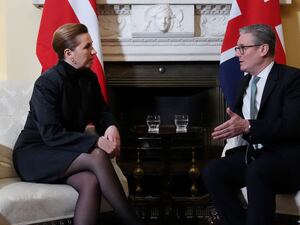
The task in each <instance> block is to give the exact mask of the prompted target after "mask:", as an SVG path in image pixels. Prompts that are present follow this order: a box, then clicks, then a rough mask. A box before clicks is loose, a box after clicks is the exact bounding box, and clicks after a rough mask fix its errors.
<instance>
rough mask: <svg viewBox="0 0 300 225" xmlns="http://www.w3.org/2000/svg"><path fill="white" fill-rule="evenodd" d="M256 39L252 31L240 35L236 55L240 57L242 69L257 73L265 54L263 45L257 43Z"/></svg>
mask: <svg viewBox="0 0 300 225" xmlns="http://www.w3.org/2000/svg"><path fill="white" fill-rule="evenodd" d="M254 40H255V39H254V37H253V35H252V34H250V33H246V34H242V35H240V37H239V39H238V42H237V47H236V52H235V55H236V57H238V58H239V61H240V69H241V71H244V72H247V73H251V74H253V75H256V74H257V73H258V70H259V68H260V64H261V62H262V59H263V56H262V54H261V51H260V48H261V46H262V45H256V43H255V42H254Z"/></svg>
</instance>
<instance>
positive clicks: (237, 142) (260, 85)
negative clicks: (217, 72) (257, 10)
mask: <svg viewBox="0 0 300 225" xmlns="http://www.w3.org/2000/svg"><path fill="white" fill-rule="evenodd" d="M273 65H274V61H273V62H271V63H270V64H269V65H268V66H267V67H265V68H264V69H263V70H262V71H261V72H260V73H259V74H258V75H257V76H258V77H260V79H259V81H258V82H257V84H256V85H257V93H256V107H257V110H258V112H259V108H260V103H261V99H262V95H263V91H264V88H265V84H266V81H267V79H268V76H269V73H270V71H271V69H272V67H273ZM245 75H247V74H245ZM252 79H253V77H251V80H252ZM251 80H250V81H249V83H250V82H251ZM250 92H251V89H250V85H248V87H247V89H246V91H245V94H244V98H243V107H242V113H243V116H244V118H245V119H246V120H249V119H250V96H251V93H250ZM242 145H248V142H247V141H246V140H245V139H243V136H242V135H238V136H235V137H232V138H229V139H227V143H226V145H225V147H224V150H223V154H222V155H223V156H224V154H225V152H226V150H228V149H231V148H235V147H238V146H242ZM261 147H262V145H258V148H261Z"/></svg>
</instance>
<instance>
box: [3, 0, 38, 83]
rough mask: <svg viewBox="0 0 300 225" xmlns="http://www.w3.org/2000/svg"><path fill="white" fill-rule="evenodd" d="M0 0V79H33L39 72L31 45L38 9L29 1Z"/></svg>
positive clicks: (34, 34) (33, 44) (34, 40)
mask: <svg viewBox="0 0 300 225" xmlns="http://www.w3.org/2000/svg"><path fill="white" fill-rule="evenodd" d="M0 1H1V3H0V13H1V16H0V31H1V34H4V35H0V43H1V44H0V49H1V52H0V62H1V63H0V80H6V79H21V80H24V79H35V78H36V77H37V76H38V75H39V74H40V71H41V66H40V64H39V62H38V60H37V57H36V55H35V44H36V38H37V33H38V28H39V23H40V17H41V13H42V10H40V9H37V8H35V7H34V6H33V4H32V0H0ZM1 36H3V37H1Z"/></svg>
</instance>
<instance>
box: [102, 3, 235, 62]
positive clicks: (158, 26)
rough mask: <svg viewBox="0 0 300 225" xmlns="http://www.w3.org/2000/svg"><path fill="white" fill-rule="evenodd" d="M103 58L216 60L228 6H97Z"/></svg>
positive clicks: (112, 59)
mask: <svg viewBox="0 0 300 225" xmlns="http://www.w3.org/2000/svg"><path fill="white" fill-rule="evenodd" d="M98 11H99V14H100V16H99V21H100V29H101V39H102V48H103V53H104V59H105V60H108V61H119V60H121V61H122V60H125V61H126V60H128V61H131V60H149V59H150V60H170V56H171V55H172V57H173V58H174V57H175V58H174V60H218V59H219V52H220V46H221V43H222V39H223V35H224V33H225V28H226V23H227V19H228V17H229V12H230V4H200V5H193V4H190V5H183V4H182V5H181V4H179V5H172V4H158V5H151V4H150V5H138V4H133V5H98Z"/></svg>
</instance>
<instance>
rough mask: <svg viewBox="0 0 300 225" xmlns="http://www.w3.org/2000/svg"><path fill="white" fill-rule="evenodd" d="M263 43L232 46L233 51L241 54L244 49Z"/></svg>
mask: <svg viewBox="0 0 300 225" xmlns="http://www.w3.org/2000/svg"><path fill="white" fill-rule="evenodd" d="M261 45H263V44H258V45H238V46H236V47H235V48H234V51H235V52H239V53H240V54H241V55H243V54H244V53H245V50H246V49H247V48H252V47H257V46H261Z"/></svg>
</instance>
